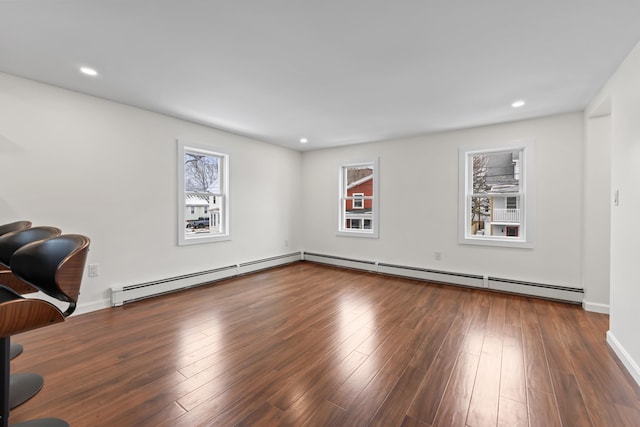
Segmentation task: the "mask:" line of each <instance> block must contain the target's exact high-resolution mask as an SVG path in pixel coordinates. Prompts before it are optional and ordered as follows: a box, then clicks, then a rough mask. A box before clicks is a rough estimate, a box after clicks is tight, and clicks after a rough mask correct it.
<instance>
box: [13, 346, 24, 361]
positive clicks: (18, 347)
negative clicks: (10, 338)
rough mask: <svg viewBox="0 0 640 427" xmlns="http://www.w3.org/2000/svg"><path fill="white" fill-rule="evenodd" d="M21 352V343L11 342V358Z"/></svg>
mask: <svg viewBox="0 0 640 427" xmlns="http://www.w3.org/2000/svg"><path fill="white" fill-rule="evenodd" d="M21 354H22V344H18V343H11V360H13V359H15V358H16V357H18V356H20V355H21Z"/></svg>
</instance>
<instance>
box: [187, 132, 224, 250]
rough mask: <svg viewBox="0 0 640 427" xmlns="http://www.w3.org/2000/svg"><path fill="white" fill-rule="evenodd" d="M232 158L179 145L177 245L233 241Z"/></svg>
mask: <svg viewBox="0 0 640 427" xmlns="http://www.w3.org/2000/svg"><path fill="white" fill-rule="evenodd" d="M230 238H231V237H230V233H229V156H228V155H226V154H223V153H220V152H217V151H214V150H213V149H211V148H210V147H207V146H204V145H198V144H189V143H186V142H183V141H179V142H178V244H179V245H191V244H197V243H207V242H215V241H220V240H230Z"/></svg>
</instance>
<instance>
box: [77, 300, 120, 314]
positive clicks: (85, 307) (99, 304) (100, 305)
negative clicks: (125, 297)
mask: <svg viewBox="0 0 640 427" xmlns="http://www.w3.org/2000/svg"><path fill="white" fill-rule="evenodd" d="M109 307H111V300H108V299H104V300H100V301H91V302H88V303H78V306H77V307H76V311H74V312H73V314H72V316H76V315H78V314H85V313H91V312H92V311H98V310H102V309H104V308H109Z"/></svg>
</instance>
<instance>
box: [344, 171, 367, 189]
mask: <svg viewBox="0 0 640 427" xmlns="http://www.w3.org/2000/svg"><path fill="white" fill-rule="evenodd" d="M370 179H373V173H371V175H369V176H365V177H364V178H360V179H359V180H357V181H354V182H352V183H351V184H349V185H347V189H349V188H353V187H357V186H358V185H360V184H362V183H365V182H367V181H369V180H370Z"/></svg>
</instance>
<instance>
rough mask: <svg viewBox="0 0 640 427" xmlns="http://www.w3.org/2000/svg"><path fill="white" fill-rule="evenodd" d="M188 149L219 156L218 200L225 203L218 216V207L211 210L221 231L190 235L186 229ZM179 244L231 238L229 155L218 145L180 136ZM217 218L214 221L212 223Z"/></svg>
mask: <svg viewBox="0 0 640 427" xmlns="http://www.w3.org/2000/svg"><path fill="white" fill-rule="evenodd" d="M186 153H198V154H204V155H208V156H215V157H218V158H219V163H218V164H219V168H220V169H221V170H219V171H218V174H219V180H220V193H216V194H215V195H214V200H217V203H220V204H221V208H220V211H219V215H217V216H216V218H214V217H213V216H214V215H216V213H217V211H213V210H209V214H210V218H209V222H210V226H214V225H217V224H215V221H217V220H218V219H219V221H220V231H214V230H211V231H210V232H204V233H197V234H195V233H194V234H192V235H187V232H186V230H185V227H186V225H185V224H186V223H187V220H186V218H185V198H186V194H187V191H186V190H185V167H184V163H185V162H184V158H185V154H186ZM177 160H178V200H177V205H178V231H177V232H178V245H179V246H184V245H196V244H201V243H211V242H220V241H227V240H231V232H230V216H229V210H230V203H229V155H228V154H225V153H222V152H220V151H219V150H217V149H216V148H214V147H212V146H209V145H207V144H201V143H190V142H188V141H183V140H178V154H177ZM212 222H213V223H212Z"/></svg>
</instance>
